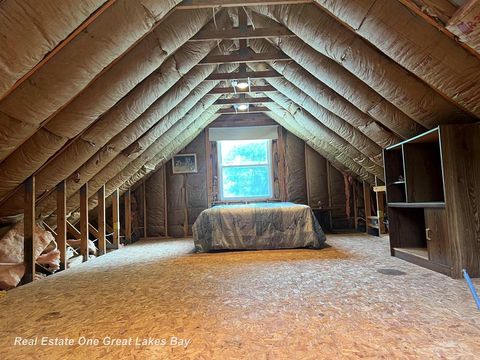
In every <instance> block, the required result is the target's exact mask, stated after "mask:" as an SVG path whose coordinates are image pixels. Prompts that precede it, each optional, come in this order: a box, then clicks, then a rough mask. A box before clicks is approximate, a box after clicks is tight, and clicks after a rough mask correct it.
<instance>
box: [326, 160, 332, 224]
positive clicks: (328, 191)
mask: <svg viewBox="0 0 480 360" xmlns="http://www.w3.org/2000/svg"><path fill="white" fill-rule="evenodd" d="M331 177H332V176H331V169H330V161H327V193H328V208H329V209H330V211H329V212H328V216H329V222H330V229H333V219H332V210H331V209H332V179H331Z"/></svg>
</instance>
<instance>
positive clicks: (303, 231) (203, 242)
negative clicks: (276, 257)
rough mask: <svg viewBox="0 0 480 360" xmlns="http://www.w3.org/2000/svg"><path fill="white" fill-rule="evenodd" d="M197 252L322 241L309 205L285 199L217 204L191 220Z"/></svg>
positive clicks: (312, 245)
mask: <svg viewBox="0 0 480 360" xmlns="http://www.w3.org/2000/svg"><path fill="white" fill-rule="evenodd" d="M193 240H194V242H195V248H196V250H197V252H208V251H215V250H253V249H292V248H314V249H319V248H320V247H321V246H322V244H323V243H324V242H325V234H324V233H323V231H322V228H321V227H320V225H319V223H318V221H317V219H316V218H315V216H314V215H313V212H312V209H311V208H310V207H309V206H306V205H299V204H294V203H289V202H282V203H254V204H241V205H218V206H214V207H212V208H209V209H206V210H204V211H202V213H201V214H200V215H199V217H198V218H197V220H196V221H195V223H194V224H193Z"/></svg>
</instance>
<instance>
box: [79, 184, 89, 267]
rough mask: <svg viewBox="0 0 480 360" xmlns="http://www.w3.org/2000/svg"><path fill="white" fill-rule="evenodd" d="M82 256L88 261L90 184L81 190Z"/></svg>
mask: <svg viewBox="0 0 480 360" xmlns="http://www.w3.org/2000/svg"><path fill="white" fill-rule="evenodd" d="M80 234H81V237H80V254H82V256H83V261H87V260H88V235H89V231H88V183H86V184H85V185H83V186H82V187H81V188H80Z"/></svg>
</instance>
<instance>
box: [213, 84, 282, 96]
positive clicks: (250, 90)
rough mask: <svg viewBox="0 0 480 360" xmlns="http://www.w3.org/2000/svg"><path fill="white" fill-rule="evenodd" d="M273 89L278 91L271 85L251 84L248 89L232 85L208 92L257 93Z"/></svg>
mask: <svg viewBox="0 0 480 360" xmlns="http://www.w3.org/2000/svg"><path fill="white" fill-rule="evenodd" d="M272 91H277V89H275V88H274V87H273V86H271V85H262V86H250V88H247V89H236V88H234V87H233V86H231V87H218V88H213V89H212V90H210V91H209V92H208V94H240V93H244V94H248V93H255V92H272Z"/></svg>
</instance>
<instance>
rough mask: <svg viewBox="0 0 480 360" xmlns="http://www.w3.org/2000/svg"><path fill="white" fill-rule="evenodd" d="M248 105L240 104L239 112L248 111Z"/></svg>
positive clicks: (238, 106)
mask: <svg viewBox="0 0 480 360" xmlns="http://www.w3.org/2000/svg"><path fill="white" fill-rule="evenodd" d="M248 107H249V106H248V104H238V105H237V110H238V111H247V110H248Z"/></svg>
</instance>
